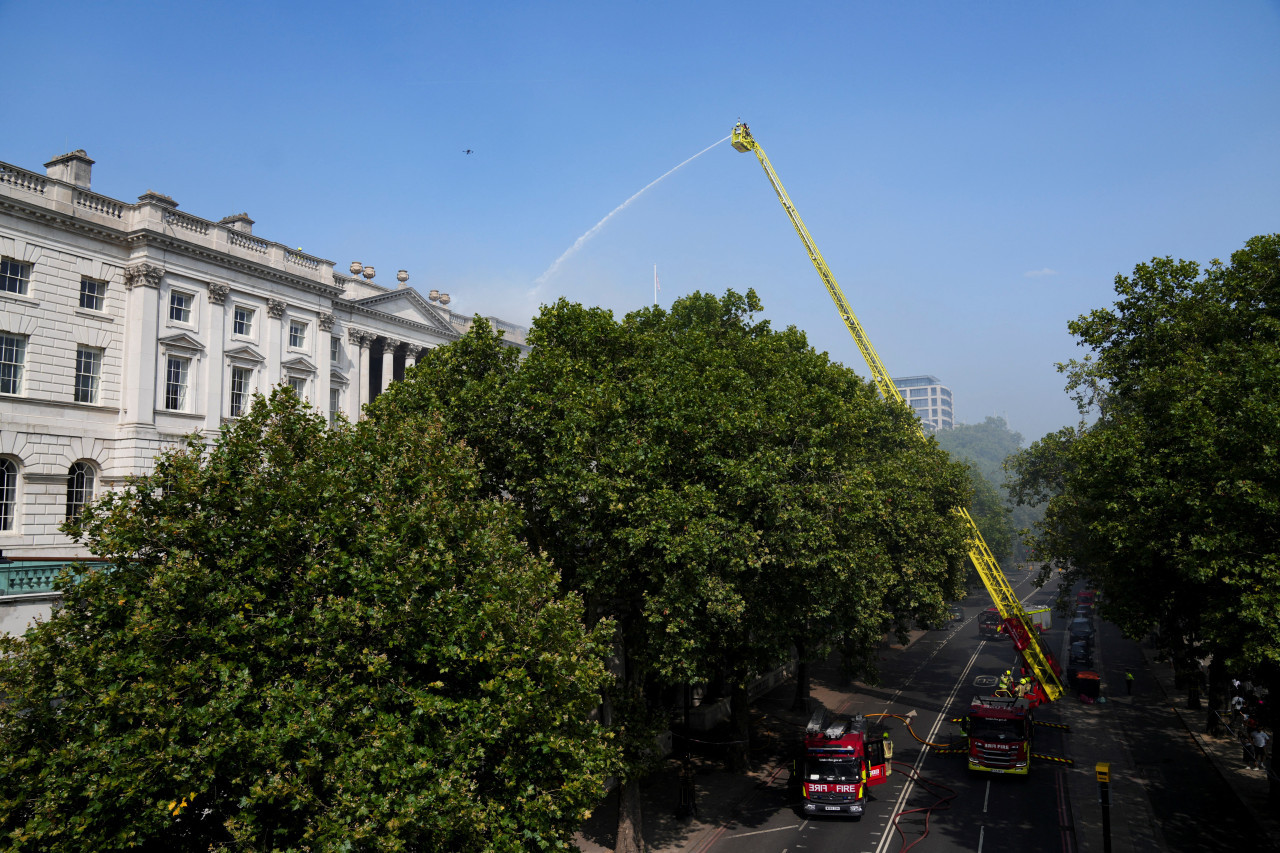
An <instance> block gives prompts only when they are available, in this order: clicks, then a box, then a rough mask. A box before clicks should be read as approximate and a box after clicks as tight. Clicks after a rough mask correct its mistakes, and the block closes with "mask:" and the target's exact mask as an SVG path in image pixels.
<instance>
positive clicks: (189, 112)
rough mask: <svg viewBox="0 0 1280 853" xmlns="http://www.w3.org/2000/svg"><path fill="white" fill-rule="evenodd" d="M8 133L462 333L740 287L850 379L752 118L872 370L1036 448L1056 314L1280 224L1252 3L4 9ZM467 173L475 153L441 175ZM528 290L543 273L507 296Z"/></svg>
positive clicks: (1279, 164) (1263, 45)
mask: <svg viewBox="0 0 1280 853" xmlns="http://www.w3.org/2000/svg"><path fill="white" fill-rule="evenodd" d="M0 29H2V31H3V32H5V34H6V38H5V50H6V62H5V66H6V71H5V74H4V76H5V79H6V83H7V85H6V86H5V92H6V102H7V104H8V119H9V121H8V126H9V128H10V129H9V132H8V133H7V134H6V135H5V141H4V144H3V146H0V160H3V161H5V162H9V163H12V164H14V165H17V166H20V167H23V168H28V169H35V170H39V169H40V168H41V164H43V163H44V162H46V161H47V160H48V159H50V158H51V157H53V156H55V155H57V154H60V153H63V152H65V151H68V150H72V149H76V148H83V149H85V150H86V151H87V152H88V153H89V155H90V156H91V157H92V158H94V159H95V160H96V161H97V164H96V166H95V167H94V176H93V188H94V190H95V191H97V192H100V193H103V194H105V195H109V196H112V197H116V198H121V199H126V200H132V199H133V198H135V197H136V196H138V195H141V194H142V193H143V192H145V191H147V190H148V189H151V190H155V191H157V192H162V193H165V194H167V195H170V196H172V197H174V198H175V199H176V200H177V201H178V202H179V204H180V205H181V209H182V210H185V211H187V212H189V213H192V214H194V215H196V216H201V217H204V218H207V219H219V218H221V217H223V216H226V215H230V214H232V213H238V212H241V211H246V212H248V213H249V215H250V216H252V217H253V218H254V219H255V220H256V225H255V226H254V230H255V233H256V234H259V235H261V236H263V237H266V238H267V239H270V240H276V241H278V242H281V243H287V244H289V245H291V246H301V247H302V248H303V249H304V250H306V251H309V252H312V253H313V254H316V255H319V256H321V257H325V258H329V259H331V260H333V261H335V262H336V264H337V266H338V268H339V269H343V270H345V268H346V266H347V264H348V263H349V262H350V261H352V260H360V261H362V262H364V263H366V264H371V265H374V266H376V268H377V269H378V271H379V275H378V278H377V279H376V280H377V281H380V282H383V283H385V284H388V285H392V284H394V275H395V271H396V270H397V269H407V270H408V271H409V273H410V275H411V280H410V284H411V285H413V286H415V287H417V288H418V289H419V290H420V291H422V292H425V291H427V290H430V289H432V288H437V289H440V290H443V291H447V292H449V293H450V294H451V295H452V296H453V298H454V303H453V305H452V306H451V307H452V308H454V309H455V310H460V311H464V312H467V313H481V314H492V315H497V316H501V317H504V318H506V319H510V320H514V321H517V322H528V321H529V320H530V319H531V318H532V316H533V315H534V314H535V313H536V311H537V308H538V305H539V304H540V303H543V302H549V301H553V300H554V299H556V298H558V297H560V296H566V297H568V298H570V299H572V300H575V301H580V302H583V303H585V304H589V305H601V306H604V307H607V308H609V309H611V310H613V311H614V312H615V313H616V314H617V315H619V316H621V315H622V314H624V313H626V312H627V311H630V310H632V309H634V308H638V307H641V306H643V305H645V304H647V303H649V302H651V301H652V296H653V267H654V264H657V267H658V273H659V276H660V279H661V282H662V293H661V295H660V301H662V302H663V303H664V304H669V303H670V301H671V300H672V299H674V298H676V297H678V296H680V295H682V294H684V293H689V292H692V291H694V290H703V291H711V292H717V293H719V292H722V291H723V290H725V289H726V288H729V287H732V288H734V289H736V290H739V291H745V290H746V289H747V288H755V289H756V291H757V292H758V293H759V294H760V296H761V298H762V300H763V302H764V304H765V311H766V315H767V316H768V317H769V318H770V319H771V320H772V321H773V322H774V323H775V325H777V326H785V325H791V324H794V325H796V326H798V327H800V328H802V329H804V330H805V331H806V332H807V333H808V335H809V339H810V341H811V342H812V343H813V344H814V345H815V346H816V347H818V348H819V349H822V350H826V351H828V352H829V353H830V354H831V355H832V357H833V358H835V359H837V360H839V361H843V362H844V363H846V364H848V365H850V366H852V367H854V368H855V369H857V370H859V372H861V373H863V375H866V370H865V367H864V366H863V365H862V363H861V361H860V357H859V355H858V351H857V348H856V347H855V346H854V344H853V341H852V340H851V339H850V338H849V336H848V334H847V332H846V331H845V329H844V326H843V325H842V323H841V322H840V320H839V318H838V316H837V315H836V313H835V311H834V309H833V308H832V306H831V303H830V300H829V298H828V297H827V295H826V292H825V290H824V289H823V287H822V285H821V282H820V281H819V279H818V276H817V274H816V273H815V272H814V270H813V268H812V267H811V266H810V265H809V262H808V258H807V256H806V255H805V253H804V251H803V249H802V247H801V245H800V242H799V240H798V239H797V237H796V235H795V233H794V232H793V231H792V229H791V226H790V224H789V223H788V221H787V219H786V216H785V214H784V213H783V211H782V209H781V207H780V205H779V204H778V202H777V199H776V198H775V197H774V194H773V191H772V189H771V188H770V186H769V184H768V181H767V179H766V177H765V175H764V173H763V171H762V170H761V169H760V167H759V165H758V164H757V163H756V162H755V160H754V158H753V157H752V156H750V155H748V154H740V153H738V152H736V151H734V150H733V149H732V148H731V147H730V146H729V144H728V143H727V142H724V143H722V144H719V145H716V146H715V147H714V148H712V149H711V150H710V151H707V152H706V153H705V154H703V155H702V156H700V157H698V158H697V159H695V160H693V161H692V162H689V163H688V164H686V165H685V166H684V167H683V168H681V169H679V170H678V171H676V172H675V173H673V174H671V175H670V176H668V177H666V178H665V179H663V180H662V181H660V182H658V183H657V184H655V185H654V186H652V187H651V188H649V189H648V190H647V191H646V192H645V193H643V194H642V195H641V196H639V197H638V198H636V199H635V200H634V201H632V202H631V204H629V205H628V206H627V207H626V208H625V209H624V210H622V211H619V212H618V213H617V214H616V215H615V216H613V217H612V218H611V219H610V220H609V221H608V222H606V223H605V225H604V226H603V227H602V228H601V229H600V230H599V231H598V232H597V233H596V234H594V235H593V236H592V237H591V238H590V239H589V240H587V241H585V242H584V243H583V245H582V246H581V247H580V249H579V250H578V251H576V252H574V253H573V254H572V255H571V256H570V257H568V258H566V259H565V260H564V262H563V263H561V264H560V265H559V266H558V267H556V268H555V270H554V272H553V273H552V274H551V275H548V276H546V278H545V280H544V281H541V282H538V279H539V277H540V276H543V275H544V273H546V272H547V271H548V269H550V268H551V267H552V265H553V264H554V262H555V261H556V260H557V258H560V257H561V256H562V255H563V254H564V253H565V252H566V250H568V249H569V248H570V247H571V246H572V245H573V244H574V242H575V241H576V240H578V239H579V238H580V237H582V236H583V235H584V234H586V233H587V232H589V231H590V230H591V229H592V227H593V226H595V225H596V224H597V223H598V222H600V220H601V219H603V218H604V217H605V216H606V215H607V214H609V213H610V212H611V211H613V210H614V209H615V208H617V207H618V206H619V205H620V204H622V203H623V202H625V201H626V200H627V199H629V198H631V196H633V195H634V194H635V193H637V192H638V191H639V190H641V189H642V188H643V187H645V186H646V185H648V184H650V182H652V181H654V180H655V179H656V178H658V177H659V176H661V175H663V174H664V173H665V172H667V171H668V170H670V169H671V168H672V167H674V166H676V165H677V164H679V163H681V162H682V161H684V160H686V159H687V158H689V157H691V156H693V155H694V154H697V153H698V152H699V151H701V150H703V149H704V148H706V147H707V146H709V145H712V144H713V143H716V142H717V140H720V139H722V138H724V137H726V136H727V135H728V134H729V132H730V130H731V129H732V127H733V125H734V123H735V122H736V121H737V120H738V119H739V118H742V119H744V120H746V121H747V122H748V123H749V124H750V125H751V128H752V130H753V132H754V134H755V136H756V138H757V140H758V141H759V142H760V144H761V146H762V147H763V148H764V150H765V151H766V152H767V153H768V155H769V157H770V159H771V160H772V162H773V165H774V167H775V168H776V170H777V171H778V174H779V175H780V177H781V179H782V181H783V182H784V184H785V186H786V188H787V190H788V192H789V193H790V195H791V198H792V200H793V201H794V202H795V204H796V206H797V208H798V209H799V211H800V213H801V215H802V216H803V217H804V219H805V222H806V224H807V225H808V227H809V230H810V231H811V233H812V234H813V236H814V238H815V240H816V241H817V244H818V246H819V247H820V249H821V250H822V253H823V255H824V256H825V258H826V260H827V262H828V264H829V265H830V266H831V269H832V271H833V272H834V274H835V276H836V278H837V279H838V280H839V282H840V284H841V286H842V288H843V289H844V291H845V294H846V296H847V297H848V299H849V301H850V303H851V305H852V306H853V308H854V310H855V311H856V312H857V313H858V316H859V318H860V319H861V320H862V323H863V325H864V326H865V327H866V329H867V332H868V334H869V335H870V337H871V339H872V341H873V342H874V344H875V345H876V347H877V349H878V350H879V352H880V356H881V358H882V360H883V361H884V362H885V364H886V365H887V367H888V368H889V370H890V371H891V372H892V373H893V374H894V375H895V376H905V375H911V374H918V373H928V374H933V375H935V376H938V377H939V378H940V379H942V381H943V382H945V383H946V384H948V385H950V386H951V388H952V389H953V391H954V394H955V400H956V415H957V418H958V419H959V420H961V421H964V422H969V423H976V422H981V421H982V420H983V418H984V417H986V416H987V415H992V414H999V415H1002V416H1004V417H1006V418H1007V420H1008V421H1009V423H1010V425H1011V427H1012V428H1013V429H1015V430H1017V431H1019V432H1021V433H1022V434H1023V436H1024V437H1025V438H1026V439H1027V440H1028V441H1030V440H1033V439H1035V438H1038V437H1039V436H1041V435H1043V434H1045V433H1046V432H1049V431H1052V430H1054V429H1057V428H1058V427H1060V426H1063V425H1066V424H1070V423H1074V422H1075V421H1076V419H1077V416H1076V412H1075V408H1074V406H1073V404H1072V403H1071V402H1070V400H1069V399H1068V398H1067V396H1066V394H1065V393H1064V392H1063V384H1064V382H1063V378H1062V376H1061V375H1059V374H1058V372H1057V371H1056V370H1055V367H1054V365H1055V363H1057V362H1061V361H1065V360H1067V359H1069V358H1073V357H1079V356H1081V355H1082V354H1083V351H1081V350H1080V349H1079V348H1078V347H1076V346H1075V343H1074V340H1073V339H1072V338H1071V337H1070V335H1069V334H1068V333H1067V330H1066V325H1067V323H1068V321H1070V320H1071V319H1073V318H1075V317H1076V316H1077V315H1079V314H1082V313H1085V312H1087V311H1089V310H1091V309H1093V308H1097V307H1103V306H1106V305H1109V304H1111V302H1112V301H1113V296H1114V293H1113V289H1112V282H1113V279H1114V277H1115V275H1116V274H1117V273H1122V272H1124V273H1127V272H1129V271H1130V270H1132V268H1133V266H1134V264H1136V263H1138V262H1140V261H1144V260H1148V259H1150V258H1151V257H1153V256H1163V255H1172V256H1175V257H1182V258H1188V259H1194V260H1198V261H1201V262H1207V261H1208V260H1210V259H1212V258H1214V257H1221V258H1223V259H1226V258H1227V256H1229V255H1230V253H1231V252H1232V251H1234V250H1236V249H1238V248H1240V246H1241V245H1242V244H1243V243H1244V241H1245V240H1247V239H1248V238H1249V237H1251V236H1253V235H1255V234H1261V233H1272V232H1276V231H1280V156H1278V154H1280V48H1278V47H1277V45H1280V2H1277V0H1265V2H1264V0H1236V1H1234V2H1229V3H1203V2H1196V3H1191V2H1159V3H1156V2H1121V3H1116V2H1077V3H1070V4H1046V3H1023V2H1018V3H1014V2H986V3H955V2H893V3H890V2H883V3H854V2H849V3H832V2H822V3H809V2H797V3H787V4H783V3H777V2H772V3H763V2H733V3H729V2H703V3H688V2H680V3H670V2H661V0H659V2H646V3H608V2H604V3H602V2H595V3H585V2H584V3H568V2H553V1H551V2H523V3H514V2H469V3H467V2H453V3H447V4H445V3H433V2H419V3H378V2H370V3H367V4H365V5H363V6H360V7H357V6H356V4H351V3H327V2H315V3H272V2H259V3H241V2H234V0H232V2H222V3H217V4H193V3H176V2H175V3H134V2H128V0H122V2H116V3H110V4H108V3H85V2H64V3H59V4H56V5H52V6H51V5H49V4H47V3H37V2H28V0H0ZM466 149H471V150H472V151H473V152H474V153H472V154H470V155H468V154H464V153H463V151H464V150H466ZM535 282H538V283H537V284H535Z"/></svg>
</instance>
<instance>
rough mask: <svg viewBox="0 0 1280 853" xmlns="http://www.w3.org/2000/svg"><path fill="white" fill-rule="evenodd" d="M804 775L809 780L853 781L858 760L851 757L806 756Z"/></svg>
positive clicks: (856, 774)
mask: <svg viewBox="0 0 1280 853" xmlns="http://www.w3.org/2000/svg"><path fill="white" fill-rule="evenodd" d="M804 776H805V778H806V779H808V780H809V781H810V782H853V781H856V780H857V779H858V762H857V761H855V760H853V759H851V758H807V759H805V762H804Z"/></svg>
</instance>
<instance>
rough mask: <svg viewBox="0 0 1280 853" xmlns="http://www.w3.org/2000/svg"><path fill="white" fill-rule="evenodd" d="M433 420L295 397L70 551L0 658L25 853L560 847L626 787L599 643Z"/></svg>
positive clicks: (119, 507) (10, 773) (284, 394)
mask: <svg viewBox="0 0 1280 853" xmlns="http://www.w3.org/2000/svg"><path fill="white" fill-rule="evenodd" d="M516 521H517V519H516V516H515V514H514V511H513V508H512V507H510V506H508V505H504V504H503V503H501V502H498V501H494V500H491V499H488V498H487V497H485V496H483V489H482V487H481V483H480V480H479V478H478V473H477V471H476V468H475V466H474V464H473V461H472V454H471V452H469V451H467V450H465V449H463V448H461V447H459V446H457V445H455V444H453V443H451V442H449V441H448V440H447V439H446V438H445V436H444V434H443V433H442V431H441V429H440V428H439V425H438V424H437V423H436V422H434V421H433V420H432V419H430V418H426V417H418V416H406V417H405V418H403V419H401V420H399V421H384V422H380V423H378V424H377V425H376V426H375V425H374V424H371V423H361V424H359V425H357V426H349V425H346V424H345V423H341V422H340V423H339V424H338V425H337V426H336V427H334V428H328V427H326V425H325V423H324V421H323V419H322V418H321V417H320V416H319V415H317V414H315V413H313V412H311V411H310V410H308V409H306V408H305V406H304V405H303V404H301V403H299V401H298V400H297V398H296V397H294V396H293V394H292V392H290V391H288V390H287V389H286V390H281V391H277V392H276V394H275V395H273V397H272V398H271V400H270V401H266V400H263V399H261V398H259V399H258V400H257V401H256V402H255V403H254V405H253V407H252V408H251V410H250V411H249V412H248V413H247V414H246V415H245V416H243V417H241V418H239V419H238V420H237V421H236V422H235V423H234V425H231V426H229V427H226V428H224V431H223V433H222V434H221V436H220V437H219V438H218V440H217V442H216V443H215V444H214V445H213V446H211V447H205V446H204V445H203V444H202V443H201V442H200V441H199V440H196V439H192V440H191V441H190V442H189V444H188V445H187V446H186V447H185V449H181V450H178V451H175V452H172V453H168V454H166V455H164V456H162V457H161V458H159V459H158V460H157V463H156V467H155V472H154V474H152V475H150V476H146V477H142V478H140V479H137V480H134V481H132V482H131V483H130V484H129V485H128V486H127V487H126V488H124V489H123V490H121V491H119V492H112V493H108V494H107V495H106V496H105V497H103V498H102V499H101V500H100V501H99V502H98V503H96V504H94V505H92V506H90V507H89V508H87V509H86V510H85V512H84V514H83V516H81V517H80V518H79V519H78V520H77V521H76V522H74V523H72V524H70V527H69V532H70V533H71V534H72V535H74V536H75V537H76V538H77V539H79V540H81V541H83V542H85V543H86V544H87V545H88V546H89V548H90V549H91V550H92V551H93V552H94V553H95V554H98V555H100V556H102V557H105V558H106V560H107V563H106V564H105V565H104V566H95V567H81V568H80V569H78V570H77V571H76V572H75V576H74V577H68V578H65V579H64V580H63V582H62V584H61V591H62V594H63V606H62V607H61V609H59V610H57V611H56V612H55V613H54V615H53V616H52V618H51V619H49V621H47V622H46V623H44V624H41V625H39V626H37V627H35V628H33V629H32V630H31V631H29V632H28V633H27V635H26V636H25V637H23V638H8V639H3V640H0V694H2V695H4V696H5V702H4V703H3V705H2V706H0V751H2V752H3V754H4V755H5V760H4V761H3V762H0V837H3V839H4V844H3V846H4V847H5V849H9V850H39V851H51V850H52V851H57V850H66V851H81V850H116V849H128V848H133V847H137V848H141V849H145V850H157V851H160V850H163V851H183V850H191V851H195V850H200V851H205V850H211V849H232V848H234V849H253V850H280V851H285V850H298V851H301V850H318V849H326V850H353V851H355V850H481V849H484V850H511V851H517V850H529V849H558V848H562V847H564V846H565V845H567V843H568V840H569V838H570V836H571V834H572V832H573V831H574V829H575V828H576V827H577V826H578V825H579V824H580V822H581V820H582V818H583V817H584V815H585V814H586V813H587V811H588V810H589V809H591V808H592V807H594V805H595V804H596V803H597V802H598V800H599V798H600V797H601V796H602V794H603V786H604V781H605V778H606V777H607V776H608V775H609V774H610V773H612V772H613V771H614V770H615V761H614V759H615V751H614V748H613V746H612V745H611V742H610V739H609V737H608V735H607V734H606V733H605V732H604V731H603V730H602V729H601V727H600V726H599V725H597V724H596V723H595V722H593V721H592V712H593V710H594V709H595V707H596V706H597V704H598V695H599V690H600V689H601V686H602V684H603V683H604V680H605V678H606V669H605V666H604V658H605V655H606V652H607V648H608V645H607V644H608V642H609V639H610V637H611V631H610V630H609V629H610V626H609V625H608V623H600V624H598V625H597V626H596V628H595V629H594V630H586V629H584V627H583V618H582V617H583V607H582V602H581V600H580V599H579V597H578V596H577V595H576V594H574V593H572V592H567V593H565V592H561V591H560V590H559V587H558V578H557V576H556V573H555V571H554V570H553V568H552V567H551V565H550V564H549V563H548V562H547V561H546V560H545V559H544V558H542V557H537V556H531V555H530V554H529V552H528V550H527V549H526V547H525V546H524V544H523V543H522V542H521V541H520V539H518V538H517V535H516V533H517V530H518V528H517V527H516Z"/></svg>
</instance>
